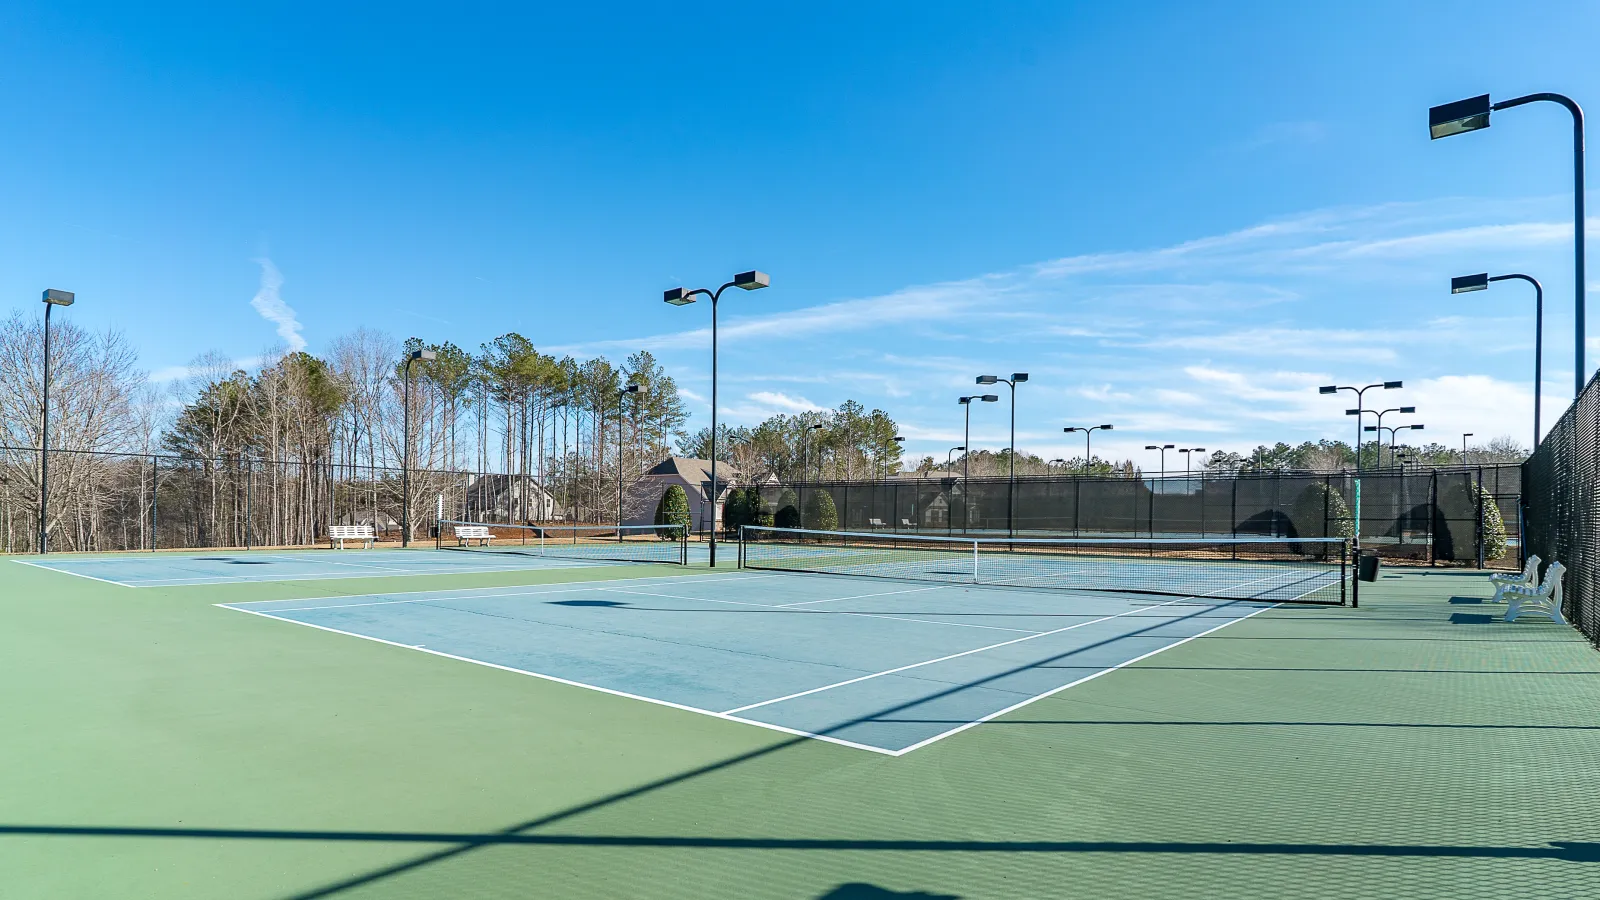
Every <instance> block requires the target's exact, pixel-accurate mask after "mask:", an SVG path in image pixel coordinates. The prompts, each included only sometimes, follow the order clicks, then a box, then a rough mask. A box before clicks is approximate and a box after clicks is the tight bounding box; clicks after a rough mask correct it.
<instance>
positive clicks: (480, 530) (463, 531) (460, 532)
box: [454, 525, 494, 547]
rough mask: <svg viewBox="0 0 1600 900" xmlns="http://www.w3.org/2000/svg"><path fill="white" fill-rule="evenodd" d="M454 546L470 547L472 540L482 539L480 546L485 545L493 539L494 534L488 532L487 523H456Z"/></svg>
mask: <svg viewBox="0 0 1600 900" xmlns="http://www.w3.org/2000/svg"><path fill="white" fill-rule="evenodd" d="M454 528H455V532H456V546H458V547H470V546H472V542H473V541H482V542H483V543H482V544H481V545H480V546H484V547H487V546H489V542H490V541H492V540H494V535H492V534H490V533H489V526H487V525H456V526H454Z"/></svg>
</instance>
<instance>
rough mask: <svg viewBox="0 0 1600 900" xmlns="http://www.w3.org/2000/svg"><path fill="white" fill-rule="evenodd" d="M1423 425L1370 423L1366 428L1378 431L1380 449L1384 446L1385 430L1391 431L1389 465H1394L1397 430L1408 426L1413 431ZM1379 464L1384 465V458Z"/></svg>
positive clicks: (1420, 428) (1402, 429)
mask: <svg viewBox="0 0 1600 900" xmlns="http://www.w3.org/2000/svg"><path fill="white" fill-rule="evenodd" d="M1422 427H1423V426H1421V425H1368V426H1367V428H1366V430H1367V431H1376V432H1377V433H1378V448H1379V449H1380V450H1381V449H1382V448H1383V433H1384V432H1385V431H1387V432H1389V465H1391V466H1392V465H1394V464H1395V463H1394V439H1395V432H1397V431H1405V430H1406V429H1407V428H1409V429H1411V430H1413V431H1421V430H1422ZM1378 465H1379V466H1382V465H1383V460H1382V459H1379V460H1378Z"/></svg>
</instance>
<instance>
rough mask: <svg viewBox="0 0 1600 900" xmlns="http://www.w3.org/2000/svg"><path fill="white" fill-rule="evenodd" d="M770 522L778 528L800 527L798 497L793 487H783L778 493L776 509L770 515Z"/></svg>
mask: <svg viewBox="0 0 1600 900" xmlns="http://www.w3.org/2000/svg"><path fill="white" fill-rule="evenodd" d="M772 524H773V525H775V526H777V527H779V528H799V527H800V498H799V497H796V496H795V494H794V489H793V488H784V489H783V491H782V492H780V493H779V494H778V511H777V512H776V513H774V514H773V516H772Z"/></svg>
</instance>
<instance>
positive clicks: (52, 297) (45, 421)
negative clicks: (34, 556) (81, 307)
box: [39, 290, 155, 555]
mask: <svg viewBox="0 0 1600 900" xmlns="http://www.w3.org/2000/svg"><path fill="white" fill-rule="evenodd" d="M76 300H77V295H75V294H73V293H72V292H71V291H57V290H47V291H45V292H44V402H43V403H41V404H40V416H39V553H40V555H43V554H45V553H49V552H50V542H49V539H48V538H49V534H48V532H47V530H46V522H47V516H48V513H47V510H48V508H49V505H50V309H51V307H55V306H71V305H72V304H73V302H75V301H76ZM150 546H152V547H153V546H155V544H153V543H152V544H151V545H150Z"/></svg>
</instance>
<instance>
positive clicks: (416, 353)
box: [407, 350, 439, 362]
mask: <svg viewBox="0 0 1600 900" xmlns="http://www.w3.org/2000/svg"><path fill="white" fill-rule="evenodd" d="M438 358H439V354H438V353H436V352H434V351H432V350H413V351H411V356H410V357H408V358H407V362H416V361H417V360H421V361H423V362H429V361H431V360H435V359H438Z"/></svg>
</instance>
